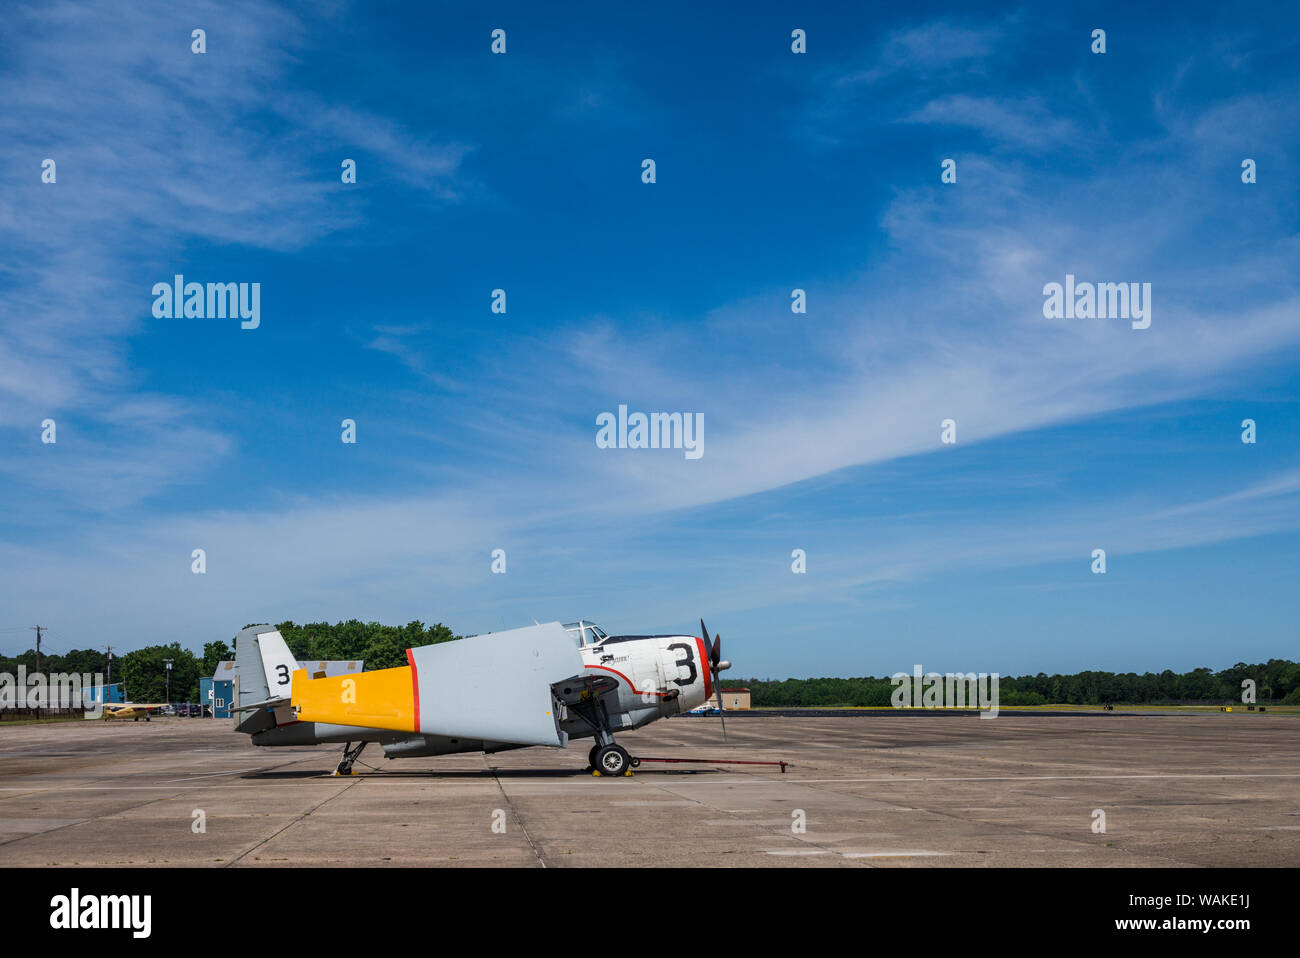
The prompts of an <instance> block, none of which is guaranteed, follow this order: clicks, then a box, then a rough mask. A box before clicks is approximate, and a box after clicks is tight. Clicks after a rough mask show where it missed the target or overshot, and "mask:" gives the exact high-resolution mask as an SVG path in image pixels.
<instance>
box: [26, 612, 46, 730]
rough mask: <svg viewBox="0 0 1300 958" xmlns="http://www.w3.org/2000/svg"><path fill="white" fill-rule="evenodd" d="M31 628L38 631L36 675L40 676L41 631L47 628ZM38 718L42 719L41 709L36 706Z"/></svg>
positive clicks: (37, 626)
mask: <svg viewBox="0 0 1300 958" xmlns="http://www.w3.org/2000/svg"><path fill="white" fill-rule="evenodd" d="M30 628H33V629H35V630H36V674H37V675H40V672H41V629H43V628H45V626H43V625H33V626H30ZM45 687H46V688H47V689H48V688H49V684H48V683H47V684H46V686H45ZM36 717H37V718H40V717H41V707H40V706H39V705H38V706H36Z"/></svg>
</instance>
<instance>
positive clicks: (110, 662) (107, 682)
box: [100, 645, 113, 702]
mask: <svg viewBox="0 0 1300 958" xmlns="http://www.w3.org/2000/svg"><path fill="white" fill-rule="evenodd" d="M100 648H101V649H103V650H104V651H105V652H107V653H108V678H106V679H105V680H104V701H105V702H107V701H108V687H109V686H110V685H112V684H113V647H112V646H111V645H101V646H100Z"/></svg>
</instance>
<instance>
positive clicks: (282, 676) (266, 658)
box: [235, 625, 298, 731]
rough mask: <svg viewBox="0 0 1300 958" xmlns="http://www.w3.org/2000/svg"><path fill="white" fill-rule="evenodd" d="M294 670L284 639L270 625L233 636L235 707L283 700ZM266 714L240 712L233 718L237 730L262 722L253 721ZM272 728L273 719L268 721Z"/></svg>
mask: <svg viewBox="0 0 1300 958" xmlns="http://www.w3.org/2000/svg"><path fill="white" fill-rule="evenodd" d="M297 668H298V663H297V662H295V661H294V658H293V655H292V653H290V652H289V646H288V645H287V644H286V643H285V641H284V637H283V636H282V635H280V633H279V632H278V631H277V630H276V628H275V626H271V625H250V626H249V627H248V628H246V629H244V630H243V631H242V632H240V633H239V634H238V635H237V636H235V671H236V675H237V676H238V682H239V685H238V688H239V705H240V706H241V707H242V706H245V705H254V704H257V703H264V702H271V701H275V700H280V699H282V700H285V701H287V700H288V699H289V698H290V697H291V696H292V694H293V673H294V670H295V669H297ZM264 714H266V713H262V712H244V713H243V715H242V716H241V715H238V714H237V715H236V721H237V722H238V723H239V725H238V727H239V728H240V730H241V731H244V730H245V726H249V725H250V723H251V724H264V723H266V720H265V719H264V720H262V721H261V722H254V721H253V719H255V718H256V717H258V716H260V715H264ZM269 724H270V725H272V726H274V724H275V722H274V720H269Z"/></svg>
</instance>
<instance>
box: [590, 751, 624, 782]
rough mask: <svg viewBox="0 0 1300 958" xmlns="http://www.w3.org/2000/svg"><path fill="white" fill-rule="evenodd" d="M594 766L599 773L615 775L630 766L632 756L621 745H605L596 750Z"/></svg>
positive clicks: (620, 773)
mask: <svg viewBox="0 0 1300 958" xmlns="http://www.w3.org/2000/svg"><path fill="white" fill-rule="evenodd" d="M595 766H596V770H597V771H598V772H600V774H601V775H609V776H611V777H616V776H619V775H622V774H623V773H624V772H626V771H627V770H628V769H629V768H631V767H632V756H631V755H629V754H628V753H627V749H625V748H623V746H621V745H606V746H604V747H602V748H601V749H600V750H599V751H598V752H596V761H595Z"/></svg>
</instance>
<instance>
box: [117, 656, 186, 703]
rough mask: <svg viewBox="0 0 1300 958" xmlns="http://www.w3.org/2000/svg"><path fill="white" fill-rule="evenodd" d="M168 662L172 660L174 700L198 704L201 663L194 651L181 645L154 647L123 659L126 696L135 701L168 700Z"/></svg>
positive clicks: (172, 696) (172, 697)
mask: <svg viewBox="0 0 1300 958" xmlns="http://www.w3.org/2000/svg"><path fill="white" fill-rule="evenodd" d="M165 659H171V660H172V670H171V700H172V701H173V702H193V701H198V691H199V671H200V666H201V663H200V662H199V659H198V658H197V657H196V656H195V655H194V653H193V652H191V651H190V650H189V649H183V648H181V644H180V643H179V642H173V643H171V644H170V645H150V646H146V647H145V648H143V649H136V650H135V651H134V652H128V653H127V654H126V655H124V656H122V659H121V674H122V681H123V682H124V683H125V684H126V694H127V697H128V698H129V699H130V700H131V701H133V702H163V701H166V699H165V695H166V688H167V664H166V662H165V661H164V660H165Z"/></svg>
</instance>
